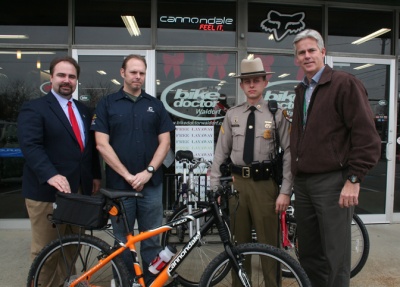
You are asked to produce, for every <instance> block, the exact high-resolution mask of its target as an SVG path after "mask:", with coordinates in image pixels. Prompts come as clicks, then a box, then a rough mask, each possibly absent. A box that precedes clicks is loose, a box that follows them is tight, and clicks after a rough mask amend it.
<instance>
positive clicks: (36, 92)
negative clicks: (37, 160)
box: [0, 50, 67, 218]
mask: <svg viewBox="0 0 400 287" xmlns="http://www.w3.org/2000/svg"><path fill="white" fill-rule="evenodd" d="M20 52H21V59H17V57H16V54H15V52H11V51H10V54H1V53H0V218H27V214H26V211H25V203H24V199H23V198H22V196H21V183H22V166H23V164H24V159H23V157H22V154H21V151H20V149H19V145H18V139H17V117H18V112H19V109H20V107H21V105H22V103H24V102H25V101H28V100H31V99H34V98H38V97H41V96H43V95H45V94H47V92H49V91H50V88H51V86H50V75H49V70H48V69H49V65H50V62H51V60H52V59H53V58H54V57H57V56H64V55H66V54H67V52H66V51H63V52H60V51H59V52H56V51H26V50H22V51H20ZM39 64H40V65H39Z"/></svg>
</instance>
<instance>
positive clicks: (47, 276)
mask: <svg viewBox="0 0 400 287" xmlns="http://www.w3.org/2000/svg"><path fill="white" fill-rule="evenodd" d="M25 205H26V208H27V210H28V214H29V219H30V222H31V231H32V242H31V260H32V261H33V260H34V259H35V257H36V256H37V255H38V254H39V252H40V251H41V250H42V249H43V248H44V247H45V246H46V245H47V244H48V243H50V242H51V241H53V240H55V239H58V232H57V228H55V227H54V226H53V224H52V223H51V222H50V221H49V220H48V218H47V217H48V215H49V214H52V213H53V203H52V202H42V201H35V200H31V199H25ZM59 231H60V235H61V236H63V235H67V234H71V233H78V232H79V227H75V226H74V227H73V226H71V225H66V224H62V225H59ZM64 251H65V252H66V253H67V254H66V258H67V260H68V261H71V258H73V257H72V256H73V255H74V254H75V253H76V251H75V252H74V251H72V250H68V249H64ZM69 265H71V264H69ZM66 269H67V268H66V266H65V262H64V259H63V256H62V255H61V253H60V254H54V256H52V258H50V259H48V260H47V261H46V266H44V268H43V269H42V272H41V274H40V281H41V282H40V286H49V287H54V286H63V282H64V279H65V278H66V276H67V274H66V273H67V272H66ZM73 272H74V270H73ZM42 279H43V280H42Z"/></svg>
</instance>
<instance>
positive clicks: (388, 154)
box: [386, 142, 392, 161]
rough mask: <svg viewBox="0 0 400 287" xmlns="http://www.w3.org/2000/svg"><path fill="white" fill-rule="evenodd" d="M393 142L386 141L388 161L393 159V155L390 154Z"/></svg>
mask: <svg viewBox="0 0 400 287" xmlns="http://www.w3.org/2000/svg"><path fill="white" fill-rule="evenodd" d="M391 144H392V142H387V143H386V160H388V161H391V160H392V157H391V156H390V155H391V152H390V151H389V145H391Z"/></svg>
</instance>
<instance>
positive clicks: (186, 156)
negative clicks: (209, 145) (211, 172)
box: [175, 150, 212, 169]
mask: <svg viewBox="0 0 400 287" xmlns="http://www.w3.org/2000/svg"><path fill="white" fill-rule="evenodd" d="M175 159H176V160H177V161H178V162H187V163H191V164H192V165H191V168H193V169H195V168H197V167H198V166H199V165H200V164H202V163H204V164H206V165H207V166H208V167H209V166H211V165H212V162H211V161H208V160H205V159H203V158H201V157H197V158H196V157H194V156H193V152H192V151H190V150H178V151H177V152H176V155H175Z"/></svg>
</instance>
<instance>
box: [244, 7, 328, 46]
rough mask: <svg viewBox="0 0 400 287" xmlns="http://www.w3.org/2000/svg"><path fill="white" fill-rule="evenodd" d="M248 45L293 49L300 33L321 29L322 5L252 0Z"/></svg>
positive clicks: (249, 10) (249, 13)
mask: <svg viewBox="0 0 400 287" xmlns="http://www.w3.org/2000/svg"><path fill="white" fill-rule="evenodd" d="M248 15H249V16H248V30H249V32H248V35H247V45H248V46H249V47H254V48H279V49H282V48H284V49H292V48H293V44H292V43H293V39H294V37H295V36H296V34H297V33H299V32H300V31H302V30H305V29H307V28H311V29H315V30H318V31H321V28H322V23H323V21H322V8H321V7H310V6H302V7H299V6H287V5H276V4H263V3H249V6H248Z"/></svg>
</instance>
